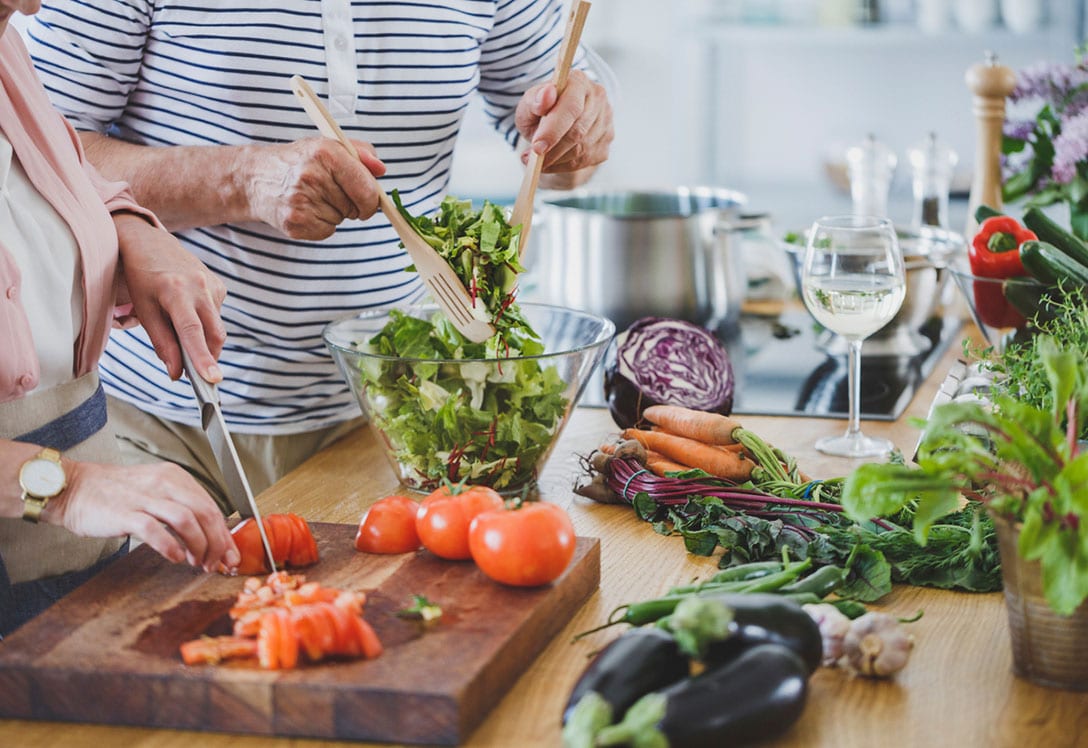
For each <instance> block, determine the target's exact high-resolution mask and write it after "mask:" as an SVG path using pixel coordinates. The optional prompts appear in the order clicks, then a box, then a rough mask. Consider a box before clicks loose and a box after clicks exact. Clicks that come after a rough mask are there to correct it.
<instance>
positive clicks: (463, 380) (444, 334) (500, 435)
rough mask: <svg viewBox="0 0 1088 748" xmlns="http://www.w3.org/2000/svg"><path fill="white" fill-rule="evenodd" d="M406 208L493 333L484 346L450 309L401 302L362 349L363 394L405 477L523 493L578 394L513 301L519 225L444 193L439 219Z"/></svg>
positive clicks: (419, 482) (417, 483)
mask: <svg viewBox="0 0 1088 748" xmlns="http://www.w3.org/2000/svg"><path fill="white" fill-rule="evenodd" d="M393 199H394V201H395V202H396V204H397V207H398V209H399V210H400V211H401V212H402V214H404V215H405V217H406V218H407V219H408V220H409V221H410V222H411V223H412V225H413V226H414V227H415V229H416V231H418V232H419V234H420V236H422V237H423V238H424V239H426V240H427V241H428V242H429V243H430V244H431V245H432V246H434V247H435V249H437V250H438V251H439V253H440V254H441V255H442V256H443V257H445V258H446V259H447V261H449V262H450V264H451V265H452V266H453V268H454V269H455V270H456V271H457V274H458V276H459V277H460V278H461V279H462V281H463V282H465V285H466V287H467V288H468V289H469V291H470V293H471V294H472V295H473V296H474V298H476V299H478V300H479V303H480V304H482V305H483V306H484V307H485V308H486V310H487V311H488V313H489V316H490V318H491V320H492V324H494V326H495V329H496V334H495V335H494V336H492V337H491V338H489V339H488V340H486V341H484V342H483V343H472V342H470V341H469V340H467V339H466V338H465V337H464V336H462V335H461V334H460V333H459V332H458V331H457V329H456V328H455V327H454V326H453V324H452V323H451V322H450V321H449V320H448V319H447V318H446V317H445V316H444V315H443V314H442V313H441V312H436V313H434V314H433V315H432V316H431V317H430V318H426V319H425V318H420V317H417V316H412V314H410V313H407V312H401V311H396V310H394V311H392V312H391V313H390V315H389V317H390V321H389V322H388V323H387V324H386V325H385V327H384V328H383V329H382V330H381V331H380V332H379V333H378V334H377V335H375V336H374V337H373V338H371V339H370V340H369V341H367V342H365V343H364V344H361V345H360V346H359V347H360V349H361V350H363V351H365V352H367V353H371V354H377V356H378V357H374V358H364V359H362V363H361V364H360V376H361V377H362V385H363V387H362V392H363V397H364V398H365V400H366V402H367V412H368V413H369V415H370V418H371V421H372V422H373V424H374V425H375V426H376V427H377V428H378V429H379V430H380V431H381V432H382V434H383V435H384V437H385V440H386V441H387V442H388V444H389V447H390V449H391V450H392V453H393V458H394V459H395V460H396V462H397V463H398V469H399V470H400V472H401V477H402V479H403V480H404V481H405V482H406V483H408V484H409V485H412V486H414V487H417V488H421V489H425V490H430V489H433V488H436V487H437V486H438V485H439V484H440V483H441V482H442V481H443V480H450V481H453V482H460V481H467V482H470V483H473V484H483V485H489V486H492V487H493V488H496V489H499V490H503V489H507V490H516V489H518V488H519V487H521V486H522V485H525V484H528V483H532V482H533V481H534V480H535V479H536V470H537V466H538V464H540V463H541V462H542V460H543V458H544V457H545V456H546V455H547V452H548V450H549V449H550V448H551V445H552V441H553V437H554V436H555V433H556V430H557V429H558V428H559V424H560V422H561V420H562V418H563V416H564V414H565V412H566V409H567V406H568V404H569V399H568V398H567V397H566V395H565V392H566V389H567V384H566V382H564V381H563V378H562V376H561V375H560V372H559V369H558V368H557V367H556V365H555V364H550V363H548V360H547V359H546V358H545V359H540V358H534V357H537V356H541V355H542V354H544V353H545V351H544V344H543V342H542V341H541V339H540V336H539V335H538V334H537V333H536V332H535V331H534V330H533V329H532V327H531V326H530V325H529V322H528V321H527V320H526V319H525V317H524V315H523V314H522V312H521V310H520V308H519V307H518V305H517V303H516V302H515V300H514V299H515V295H516V291H517V288H516V287H517V274H518V273H519V272H521V270H522V267H521V264H520V263H519V262H518V235H519V230H518V228H511V227H510V226H509V225H508V224H507V222H506V219H505V216H504V215H503V212H502V210H501V208H499V207H498V206H496V205H493V204H491V203H487V202H485V203H484V205H483V207H482V208H481V209H480V210H478V211H474V210H473V209H472V204H471V203H469V202H467V201H462V200H457V199H455V198H452V197H447V198H445V199H444V200H443V201H442V205H441V207H440V208H439V211H438V214H437V216H436V217H435V218H434V219H433V220H432V219H430V218H427V217H419V218H416V217H412V216H410V215H408V214H407V212H406V211H405V210H404V207H403V205H402V204H401V201H400V198H399V196H398V195H397V194H396V193H395V192H394V193H393Z"/></svg>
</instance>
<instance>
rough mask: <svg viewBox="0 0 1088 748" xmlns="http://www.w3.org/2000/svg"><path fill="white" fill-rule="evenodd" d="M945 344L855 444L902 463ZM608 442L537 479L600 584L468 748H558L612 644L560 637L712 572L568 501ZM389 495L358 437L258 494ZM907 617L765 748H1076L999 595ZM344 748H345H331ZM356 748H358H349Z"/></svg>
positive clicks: (323, 507)
mask: <svg viewBox="0 0 1088 748" xmlns="http://www.w3.org/2000/svg"><path fill="white" fill-rule="evenodd" d="M959 352H960V349H959V347H958V346H956V345H953V346H951V348H950V350H949V351H948V352H946V354H945V355H944V358H943V360H942V361H941V362H940V363H939V364H938V366H937V367H936V369H935V370H934V374H933V376H932V377H930V379H929V380H928V381H927V382H926V383H925V384H924V385H923V386H922V387H921V388H920V389H919V392H918V393H917V395H916V397H915V399H914V401H913V402H912V403H911V405H910V407H909V408H908V410H907V412H906V413H905V414H904V416H903V417H902V418H900V419H899V420H898V421H896V422H874V421H866V422H864V423H863V429H864V430H865V431H866V432H867V433H872V434H881V435H884V436H887V437H889V438H891V439H892V440H893V441H895V443H896V444H897V445H898V446H899V448H900V449H902V450H903V451H904V453H910V452H912V451H913V448H914V444H915V442H916V440H917V436H918V434H917V431H916V430H915V429H914V428H913V427H912V426H911V425H910V424H909V422H908V418H909V417H911V416H924V415H925V413H926V411H927V409H928V407H929V403H930V402H931V401H932V399H933V396H934V393H935V392H936V388H937V386H938V385H939V384H940V381H941V380H942V379H943V377H944V374H945V373H946V372H947V371H948V368H949V366H950V365H951V363H952V362H953V360H954V359H955V358H956V356H957V355H958V354H959ZM742 420H743V422H744V424H745V426H747V427H748V428H750V429H752V430H754V431H756V432H757V433H759V434H760V435H761V436H762V437H763V438H764V439H766V440H768V441H770V442H772V443H774V444H776V445H778V446H779V447H781V448H783V449H784V450H785V451H787V452H789V453H790V454H792V455H793V456H795V457H796V459H797V461H798V463H799V464H800V466H801V467H802V469H804V470H805V471H806V472H808V473H810V474H812V475H818V476H823V477H832V476H838V475H845V474H846V473H847V472H849V470H850V468H851V466H852V464H854V463H851V462H850V461H848V460H844V459H840V458H829V457H826V456H824V455H821V454H819V453H817V452H816V451H815V450H814V449H813V447H812V445H813V443H814V442H815V440H816V439H817V438H818V437H820V436H824V435H826V434H834V433H837V432H840V431H841V430H842V429H843V428H844V423H843V422H842V421H838V420H832V419H819V418H796V417H794V418H785V417H745V418H743V419H742ZM614 432H615V427H614V426H613V424H612V422H611V419H610V418H609V415H608V412H607V411H605V410H598V409H589V408H582V409H578V410H577V411H576V412H575V413H574V415H573V417H572V419H571V421H570V422H569V423H568V425H567V427H566V430H565V432H564V433H563V436H562V437H561V440H560V442H559V444H558V445H557V447H556V449H555V452H554V453H553V456H552V458H551V460H550V463H549V465H548V467H547V469H546V470H545V471H544V474H543V476H542V479H541V490H542V495H543V498H544V499H545V500H548V501H553V502H556V503H558V504H561V505H562V506H564V507H565V508H566V509H567V510H568V512H569V513H570V515H571V518H572V519H573V521H574V525H575V527H576V529H577V531H578V534H580V535H587V536H596V537H599V538H600V539H601V586H600V591H599V592H598V593H597V594H595V595H594V596H593V597H592V598H590V600H589V601H588V602H587V603H586V605H585V606H584V607H583V608H582V610H581V611H580V612H579V613H578V614H577V615H576V616H575V617H574V618H572V619H571V620H570V621H569V622H568V624H567V626H566V628H565V629H564V630H563V631H562V632H561V633H560V634H559V635H558V636H557V637H556V638H555V639H554V640H553V641H552V642H551V643H550V644H549V645H548V646H547V648H545V649H544V651H543V652H542V654H541V655H540V657H539V658H538V659H537V660H536V662H535V663H534V664H533V665H532V667H530V668H529V670H528V671H526V672H525V673H524V675H523V676H522V677H521V678H520V679H519V680H518V682H517V684H516V685H515V687H514V688H513V689H512V690H511V691H510V693H509V694H508V695H507V696H506V697H505V698H504V699H503V700H502V702H501V703H500V704H499V705H498V706H497V707H496V708H495V709H494V711H493V712H492V713H491V714H490V715H489V716H488V718H487V719H486V720H485V721H484V723H483V724H482V725H481V726H480V727H479V728H478V729H477V730H476V732H475V733H474V734H473V735H472V736H471V738H470V740H469V742H468V743H467V745H471V746H502V747H503V748H509V747H512V746H519V747H520V746H552V745H559V744H560V738H559V719H560V714H561V711H562V708H563V706H564V704H565V703H566V699H567V696H568V694H569V691H570V688H571V686H572V685H573V684H574V682H575V680H576V679H577V677H578V675H579V674H580V673H581V671H582V669H583V667H584V666H585V664H586V661H587V660H586V658H587V656H588V655H589V654H590V653H591V652H593V651H595V650H596V649H599V648H600V647H601V646H603V645H604V644H605V643H607V642H608V641H610V640H611V638H612V637H614V636H616V634H617V633H618V631H617V629H611V630H606V631H602V632H599V633H598V634H595V635H593V636H590V637H587V638H585V639H583V640H581V641H579V642H576V643H572V636H573V635H574V634H576V633H578V632H580V631H584V630H586V629H589V628H591V627H593V626H596V625H598V624H600V623H601V622H603V621H604V620H605V619H606V618H607V616H608V613H609V611H611V610H612V609H613V608H615V607H616V606H617V605H620V604H622V603H625V602H632V601H638V600H643V599H647V598H651V597H654V596H657V595H659V594H661V593H662V592H664V591H665V590H666V589H667V588H668V587H670V586H673V585H677V584H681V583H686V582H688V581H690V580H691V579H693V578H695V577H697V576H705V575H706V574H707V573H708V572H709V571H710V570H711V569H712V568H714V564H715V561H714V560H713V559H710V558H702V557H695V556H689V555H688V554H687V553H685V551H684V548H683V544H682V542H681V540H680V539H679V538H672V537H663V536H660V535H657V534H656V533H654V531H653V530H652V529H651V527H650V526H649V525H648V524H647V523H644V522H641V521H639V520H638V519H637V518H636V517H635V515H634V513H633V512H632V511H631V510H630V509H629V508H627V507H622V506H604V505H598V504H594V503H593V502H591V501H588V500H586V499H583V498H581V497H578V496H576V495H574V494H573V492H572V491H571V487H572V486H573V485H574V483H575V481H576V479H577V477H578V476H579V474H580V468H579V465H578V459H577V456H578V455H579V454H585V453H588V452H589V451H590V450H591V449H592V448H593V446H594V445H596V444H599V443H601V441H602V440H604V438H605V437H606V436H608V435H610V434H612V433H614ZM394 492H397V482H396V479H395V477H394V475H393V472H392V470H391V469H390V468H389V467H388V465H387V464H386V462H385V460H384V458H383V456H382V454H381V452H380V449H379V445H378V442H377V440H376V439H375V438H374V437H373V435H372V434H371V433H370V431H369V430H368V429H361V430H359V431H356V432H354V433H352V434H349V435H348V436H347V437H345V438H344V439H342V440H341V441H340V442H338V443H337V444H335V445H333V446H332V447H330V448H329V449H327V450H326V451H324V452H322V453H321V454H318V455H315V456H314V457H313V458H312V459H311V460H309V461H308V462H307V463H305V464H304V465H303V466H301V467H300V468H299V469H297V470H295V471H294V472H292V473H291V474H289V475H288V476H286V477H285V478H284V479H283V480H281V481H280V482H279V483H277V484H276V485H275V486H273V487H271V488H270V489H269V490H268V491H266V492H265V493H263V494H262V495H261V496H260V497H259V500H260V505H261V509H262V511H264V512H266V513H269V512H283V511H292V512H297V513H299V514H301V515H303V516H304V517H306V518H307V519H310V520H315V521H325V522H341V523H355V522H358V520H359V518H360V516H361V514H362V512H363V510H364V509H365V508H366V507H367V506H368V505H369V504H370V503H372V502H373V501H375V500H376V499H378V498H380V497H382V496H386V495H389V494H391V493H394ZM874 607H879V608H882V609H885V610H887V611H889V612H891V613H894V614H897V615H899V616H902V617H909V616H913V615H914V614H916V613H917V612H918V611H919V610H921V611H924V616H923V617H922V619H921V620H920V621H918V622H917V623H915V624H912V626H911V631H912V632H913V634H914V637H915V648H914V652H913V654H912V657H911V660H910V662H909V664H908V665H907V667H906V669H905V670H904V671H902V672H901V673H900V674H899V675H898V677H897V678H896V679H895V680H891V681H870V680H865V679H861V678H852V677H850V676H849V675H847V674H846V673H844V672H841V671H839V670H837V669H829V668H821V669H820V670H819V671H817V672H816V674H815V675H814V676H813V678H812V680H811V683H810V695H809V702H808V705H807V706H806V708H805V712H804V714H803V715H802V717H801V719H800V721H799V722H798V723H797V724H796V725H794V727H793V728H792V729H791V730H790V732H789V733H788V734H787V735H786V736H785V737H784V738H782V739H781V740H780V741H778V742H777V743H775V745H778V746H836V747H849V746H864V747H865V748H869V747H870V746H874V745H875V746H1022V745H1047V746H1050V747H1051V748H1055V747H1057V746H1074V745H1082V746H1083V745H1085V741H1088V694H1077V693H1072V692H1065V691H1058V690H1053V689H1047V688H1042V687H1039V686H1034V685H1032V684H1030V683H1027V682H1026V681H1022V680H1020V679H1018V678H1015V677H1014V676H1013V675H1012V673H1011V651H1010V645H1009V638H1008V625H1007V622H1006V617H1005V610H1004V604H1003V599H1002V596H1001V594H1000V593H992V594H985V595H981V594H965V593H956V592H945V591H939V590H930V589H924V588H915V587H897V588H896V589H895V590H894V591H893V593H892V594H891V595H890V596H888V598H886V600H884V601H882V604H881V605H880V606H874ZM0 744H2V745H5V746H13V747H14V746H18V747H19V748H47V747H48V748H54V747H56V746H80V747H82V746H87V747H88V748H90V747H93V748H101V746H137V747H139V748H173V747H174V746H178V747H179V748H180V747H181V746H189V745H192V744H197V745H201V746H207V747H208V748H228V747H229V748H250V747H254V748H255V747H256V746H270V745H275V746H280V745H282V746H292V748H303V747H305V748H327V747H328V746H332V745H340V743H335V742H330V741H319V740H299V739H269V738H265V737H253V736H242V735H225V734H221V733H194V732H184V731H173V730H152V729H142V728H129V727H111V726H102V725H88V724H64V723H44V722H28V721H12V720H7V721H0ZM344 745H346V744H344ZM356 745H357V744H356Z"/></svg>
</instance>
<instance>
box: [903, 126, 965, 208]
mask: <svg viewBox="0 0 1088 748" xmlns="http://www.w3.org/2000/svg"><path fill="white" fill-rule="evenodd" d="M907 158H908V160H909V161H910V166H911V172H912V174H913V180H912V183H913V187H914V213H913V214H912V216H911V225H912V226H913V227H914V228H918V227H920V226H939V227H941V228H948V193H949V189H950V187H951V185H952V170H953V169H955V168H956V164H957V163H958V162H959V156H958V155H957V154H956V152H955V151H954V150H952V149H951V148H949V147H948V146H947V145H945V144H944V143H942V142H941V141H939V140H938V139H937V133H935V132H931V133H930V134H929V137H927V138H926V139H925V141H924V142H922V143H919V144H918V145H916V146H914V147H913V148H911V149H910V151H908V152H907Z"/></svg>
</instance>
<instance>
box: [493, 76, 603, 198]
mask: <svg viewBox="0 0 1088 748" xmlns="http://www.w3.org/2000/svg"><path fill="white" fill-rule="evenodd" d="M514 121H515V123H516V125H517V128H518V132H520V133H521V134H522V136H523V137H524V138H525V139H526V140H528V141H530V143H531V146H530V148H531V149H532V150H534V151H536V152H537V153H541V154H544V164H543V171H544V173H545V174H570V175H572V176H573V174H574V173H575V172H577V173H579V177H578V178H576V179H575V180H574V181H576V182H578V183H580V182H581V181H584V180H585V179H586V178H588V176H589V174H591V173H592V169H593V167H596V166H598V165H599V164H601V163H603V162H604V161H605V160H606V159H607V158H608V149H609V146H610V144H611V143H612V138H613V137H614V132H613V129H612V106H611V105H610V104H609V103H608V97H607V95H606V94H605V90H604V86H601V85H600V84H599V83H594V82H593V81H592V80H590V79H589V77H588V76H587V75H586V74H585V73H583V72H582V71H580V70H572V71H571V73H570V78H568V79H567V85H566V88H564V89H563V95H562V96H557V95H556V89H555V85H554V84H552V83H550V82H549V83H542V84H540V85H537V86H533V87H532V88H530V89H529V90H528V91H526V92H525V95H524V96H522V97H521V101H520V102H518V107H517V111H516V112H515V115H514ZM528 160H529V154H528V152H526V153H524V154H522V161H523V162H526V161H528ZM565 181H568V182H569V181H571V180H570V179H567V180H565ZM571 186H574V185H571Z"/></svg>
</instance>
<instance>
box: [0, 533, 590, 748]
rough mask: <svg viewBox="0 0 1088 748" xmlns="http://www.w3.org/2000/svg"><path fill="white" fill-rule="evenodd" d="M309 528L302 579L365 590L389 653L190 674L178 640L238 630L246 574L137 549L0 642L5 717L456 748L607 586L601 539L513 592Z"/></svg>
mask: <svg viewBox="0 0 1088 748" xmlns="http://www.w3.org/2000/svg"><path fill="white" fill-rule="evenodd" d="M311 526H312V527H313V531H314V535H315V537H316V538H317V542H318V547H319V549H320V553H321V561H320V562H319V563H318V564H317V565H315V566H312V567H309V568H308V569H305V570H303V573H304V574H305V575H306V577H307V579H311V580H315V581H319V582H322V583H324V584H327V585H331V586H334V587H341V588H345V589H356V590H364V591H366V592H367V603H366V612H365V615H366V619H367V620H368V621H369V622H370V623H371V625H372V626H373V627H374V629H375V630H376V631H377V633H378V636H379V637H380V638H381V640H382V644H383V645H384V647H385V652H384V653H383V654H382V656H381V657H378V658H377V659H374V660H369V661H355V662H332V663H323V664H317V665H303V666H300V667H299V668H298V669H296V670H293V671H263V670H260V669H258V668H256V667H253V666H248V667H242V666H239V665H237V664H234V665H219V666H203V667H188V666H186V665H184V664H183V663H182V662H181V658H180V656H179V654H178V646H179V645H180V644H181V643H182V642H183V641H187V640H189V639H193V638H196V637H199V636H201V635H202V634H206V633H210V634H220V633H228V628H229V620H228V617H227V611H228V609H229V608H230V605H231V602H232V601H233V600H234V599H235V598H236V597H237V594H238V592H239V591H240V590H241V587H242V583H243V578H242V577H234V578H231V577H225V576H221V575H217V574H201V573H197V572H195V571H194V570H192V569H190V568H188V567H185V566H179V565H174V564H170V563H169V562H167V561H165V560H164V559H163V558H162V557H160V556H159V555H158V554H156V553H155V552H154V551H152V550H150V549H149V548H147V547H140V548H137V549H136V550H135V551H133V552H132V553H130V554H129V555H128V556H126V557H125V558H123V559H121V560H120V561H118V562H117V563H115V564H113V565H112V566H110V567H109V568H107V569H106V570H105V571H103V572H102V573H101V574H99V575H98V576H96V577H95V578H94V579H92V580H91V581H90V582H88V583H87V584H86V585H84V586H83V587H80V588H79V589H77V590H76V591H75V592H74V593H72V594H71V595H69V596H68V597H66V598H64V599H63V600H61V602H59V603H57V604H56V605H54V606H53V607H52V608H50V609H49V610H47V611H46V612H45V613H43V614H42V615H41V616H39V617H38V618H36V619H34V620H33V621H31V622H30V623H28V624H27V625H26V626H24V627H22V628H21V629H19V630H17V631H16V632H15V633H14V634H12V635H11V636H9V637H8V638H7V639H5V640H4V641H3V642H2V643H0V717H9V718H19V719H43V720H65V721H78V722H99V723H107V724H124V725H143V726H150V727H171V728H178V729H192V730H214V731H223V732H242V733H255V734H262V735H281V736H306V737H320V738H350V739H363V740H378V741H396V742H408V743H440V744H451V745H452V744H456V743H458V742H461V741H463V740H465V739H466V738H467V737H468V736H469V734H470V733H471V732H472V730H473V728H475V727H476V725H478V724H479V723H480V721H481V720H482V719H483V718H484V716H485V715H486V714H487V712H488V711H489V710H490V709H491V708H492V707H493V706H494V705H495V704H496V703H498V701H499V699H501V698H502V697H503V695H505V693H506V692H507V691H508V690H509V689H510V687H511V686H512V685H513V684H514V682H515V681H516V680H517V678H518V676H519V675H520V674H521V673H522V672H524V671H525V670H526V669H527V668H528V666H529V665H530V664H531V663H532V661H533V659H534V658H535V657H536V656H537V654H538V653H539V652H540V651H541V650H542V649H543V648H544V646H545V645H546V644H547V643H548V642H549V641H550V640H551V639H552V637H554V636H555V634H556V633H557V632H558V631H560V630H561V629H562V628H563V626H564V625H565V624H566V623H567V621H569V620H570V618H571V617H572V615H573V614H574V613H575V611H577V610H578V608H580V607H581V605H582V603H583V602H584V601H585V600H586V598H588V597H589V596H590V595H591V594H592V593H593V592H594V591H596V590H597V588H598V585H599V583H600V542H599V541H598V540H597V539H596V538H579V539H578V544H577V549H576V551H575V554H574V560H573V561H572V562H571V565H570V567H569V568H568V569H567V571H566V572H565V573H564V575H563V576H562V577H560V578H559V579H558V580H556V581H555V582H554V583H553V584H551V585H547V586H545V587H541V588H536V589H516V588H511V587H504V586H502V585H499V584H496V583H495V582H492V581H491V580H489V579H487V578H486V577H485V576H484V575H483V574H482V573H481V572H480V571H479V570H478V569H477V568H476V567H475V565H474V564H472V562H470V561H462V562H452V561H444V560H442V559H439V558H436V557H435V556H432V555H431V554H429V553H427V552H422V551H421V552H419V553H414V554H407V555H399V556H375V555H371V554H363V553H358V552H356V551H355V549H354V547H353V546H352V541H353V539H354V534H355V530H356V528H355V527H354V526H348V525H333V524H321V523H312V525H311ZM414 594H421V595H425V596H426V597H427V598H428V599H430V600H432V601H434V602H436V603H438V604H439V605H440V606H441V607H442V611H443V615H442V618H441V620H440V622H439V623H438V624H437V625H434V626H432V627H431V628H429V629H427V630H426V631H424V630H423V629H422V628H421V627H420V625H419V624H418V622H416V621H410V620H405V619H402V618H398V617H397V616H396V615H395V613H396V611H398V610H400V609H402V608H405V607H407V606H408V605H409V604H410V602H411V596H412V595H414ZM556 719H558V715H557V716H556Z"/></svg>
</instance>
